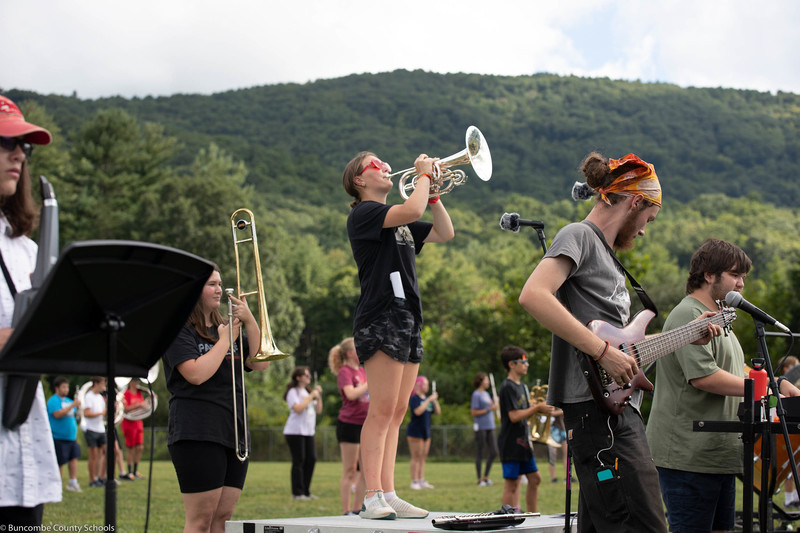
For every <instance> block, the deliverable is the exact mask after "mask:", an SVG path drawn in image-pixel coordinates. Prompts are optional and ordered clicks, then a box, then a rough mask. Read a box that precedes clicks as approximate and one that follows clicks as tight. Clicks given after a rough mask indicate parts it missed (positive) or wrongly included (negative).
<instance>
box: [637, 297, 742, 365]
mask: <svg viewBox="0 0 800 533" xmlns="http://www.w3.org/2000/svg"><path fill="white" fill-rule="evenodd" d="M709 324H714V325H717V326H720V327H725V325H726V317H725V312H724V311H721V312H719V313H717V314H716V315H714V316H711V317H708V318H704V319H703V320H694V321H692V322H689V323H688V324H684V325H683V326H680V327H678V328H675V329H673V330H670V331H667V332H665V333H661V334H659V335H653V336H652V337H647V338H644V339H642V340H640V341H638V342H635V343H633V344H632V345H630V346H629V348H628V349H627V350H626V351H627V352H628V354H629V355H631V356H633V357H634V358H635V359H636V361H637V363H638V364H639V368H643V367H645V366H647V365H649V364H650V363H653V362H654V361H657V360H658V359H660V358H662V357H664V356H665V355H668V354H671V353H672V352H674V351H675V350H677V349H678V348H682V347H684V346H686V345H687V344H691V343H693V342H695V341H697V340H700V339H702V338H703V337H705V336H706V335H707V334H708V325H709Z"/></svg>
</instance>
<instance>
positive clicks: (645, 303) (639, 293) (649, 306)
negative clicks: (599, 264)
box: [586, 222, 658, 318]
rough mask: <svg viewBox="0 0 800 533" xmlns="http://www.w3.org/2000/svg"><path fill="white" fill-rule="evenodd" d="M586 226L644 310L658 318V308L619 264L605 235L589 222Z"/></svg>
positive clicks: (620, 263)
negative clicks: (625, 277)
mask: <svg viewBox="0 0 800 533" xmlns="http://www.w3.org/2000/svg"><path fill="white" fill-rule="evenodd" d="M586 225H587V226H589V227H590V228H592V231H594V232H595V234H596V235H597V238H598V239H600V242H602V243H603V245H604V246H605V247H606V250H608V253H609V255H610V256H611V257H612V258H614V261H615V262H616V263H617V265H619V267H620V268H621V269H622V271H623V272H624V273H625V275H626V276H627V277H628V281H630V282H631V287H633V290H635V291H636V295H637V296H638V297H639V301H641V302H642V305H643V306H644V308H645V309H649V310H650V311H652V312H653V313H655V315H656V316H658V308H656V304H655V303H653V300H651V299H650V297H649V296H648V295H647V293H646V292H645V291H644V288H643V287H642V286H641V285H639V282H637V281H636V278H634V277H633V276H632V275H631V273H630V272H628V269H627V268H625V266H624V265H623V264H622V262H620V260H619V258H618V257H617V254H615V253H614V250H613V249H612V248H611V246H609V245H608V243H607V242H606V238H605V235H603V232H601V231H600V228H598V227H597V226H595V225H594V224H592V223H591V222H586ZM653 318H655V317H653Z"/></svg>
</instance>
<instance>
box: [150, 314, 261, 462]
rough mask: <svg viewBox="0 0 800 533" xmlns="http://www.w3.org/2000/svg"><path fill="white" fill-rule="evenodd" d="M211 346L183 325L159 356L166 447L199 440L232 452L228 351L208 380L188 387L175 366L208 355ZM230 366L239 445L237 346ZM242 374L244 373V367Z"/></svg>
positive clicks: (241, 426) (212, 331) (240, 412)
mask: <svg viewBox="0 0 800 533" xmlns="http://www.w3.org/2000/svg"><path fill="white" fill-rule="evenodd" d="M208 334H209V335H210V336H212V337H214V338H216V336H217V328H215V327H211V328H209V329H208ZM243 344H244V351H245V353H249V348H248V343H247V337H246V336H245V337H244V338H243ZM213 347H214V343H213V342H210V341H208V340H207V339H204V338H203V337H201V336H200V335H199V334H198V333H197V331H196V330H195V329H194V327H193V326H190V325H189V324H186V325H184V326H183V328H182V329H181V331H180V333H178V336H177V338H176V339H175V340H174V341H173V343H172V345H171V346H170V347H169V348H168V349H167V351H166V353H165V354H164V356H163V358H162V359H163V361H164V375H165V376H166V379H167V390H169V392H170V394H171V396H170V398H169V438H168V441H167V444H174V443H175V442H177V441H180V440H201V441H210V442H216V443H218V444H222V445H223V446H226V447H229V448H234V447H235V442H234V429H233V398H232V388H233V375H234V374H233V373H232V372H231V355H230V350H229V351H228V353H227V354H225V358H224V359H223V361H222V364H220V365H219V368H218V369H217V371H216V372H215V373H214V375H212V376H211V377H210V378H209V379H208V380H206V381H205V382H204V383H201V384H200V385H192V384H191V383H189V382H188V381H186V379H185V378H184V377H183V376H182V375H181V373H180V372H179V371H178V370H176V368H175V367H177V366H178V365H179V364H181V363H183V362H184V361H188V360H190V359H197V358H198V357H200V356H201V355H204V354H206V353H208V351H210V350H211V348H213ZM234 353H235V354H236V356H235V359H234V365H235V366H236V373H235V375H236V410H237V415H238V416H237V418H238V426H239V445H240V446H242V443H243V441H244V438H243V437H244V414H245V413H244V409H243V408H242V383H241V377H240V375H241V372H240V371H239V369H240V358H239V342H238V340H237V342H235V343H234ZM245 370H248V369H247V367H246V366H245Z"/></svg>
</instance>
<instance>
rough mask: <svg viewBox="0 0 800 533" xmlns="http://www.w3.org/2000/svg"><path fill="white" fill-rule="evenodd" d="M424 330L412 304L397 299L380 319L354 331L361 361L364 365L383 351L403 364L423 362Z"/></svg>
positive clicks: (354, 338) (354, 339)
mask: <svg viewBox="0 0 800 533" xmlns="http://www.w3.org/2000/svg"><path fill="white" fill-rule="evenodd" d="M421 329H422V328H421V324H419V323H418V322H417V319H416V317H415V316H414V313H412V312H411V309H410V306H409V305H408V301H407V300H405V299H404V298H394V299H393V300H392V303H391V305H390V306H389V307H388V308H387V309H386V310H385V311H384V312H383V313H381V314H380V316H378V318H376V319H375V320H374V321H372V322H370V323H369V324H368V325H366V326H364V327H363V328H359V329H358V330H357V331H354V332H353V341H354V342H355V347H356V353H357V354H358V360H359V361H360V362H361V363H362V364H363V363H365V362H366V361H367V360H368V359H369V358H370V357H372V356H373V355H375V353H376V352H377V351H378V350H380V351H382V352H383V353H385V354H386V355H388V356H389V357H391V358H392V359H395V360H396V361H400V362H401V363H421V362H422V336H421V335H420V330H421Z"/></svg>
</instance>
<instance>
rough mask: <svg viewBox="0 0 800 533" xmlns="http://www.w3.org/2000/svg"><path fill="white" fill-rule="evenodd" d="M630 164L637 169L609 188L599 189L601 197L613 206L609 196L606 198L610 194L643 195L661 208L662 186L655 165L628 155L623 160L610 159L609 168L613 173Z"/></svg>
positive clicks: (630, 171) (621, 177)
mask: <svg viewBox="0 0 800 533" xmlns="http://www.w3.org/2000/svg"><path fill="white" fill-rule="evenodd" d="M628 163H630V164H633V165H635V168H633V169H632V170H629V171H628V172H626V173H625V174H622V175H621V176H619V177H617V179H615V180H614V181H613V183H611V185H609V186H608V187H606V188H604V189H602V188H601V189H597V192H598V193H600V197H601V198H602V199H603V201H604V202H605V203H607V204H611V202H610V201H609V200H608V196H606V195H608V194H611V193H617V194H624V195H627V196H633V195H636V194H641V195H642V196H644V197H645V198H647V199H648V200H650V201H651V202H652V203H654V204H655V205H657V206H659V207H661V184H660V183H659V181H658V176H656V169H655V168H654V167H653V165H651V164H650V163H648V162H647V161H643V160H641V159H639V157H637V156H635V155H633V154H628V155H626V156H625V157H623V158H621V159H610V158H609V160H608V168H610V169H611V171H612V172H613V171H614V170H616V169H618V168H619V167H621V166H622V165H625V164H628Z"/></svg>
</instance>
